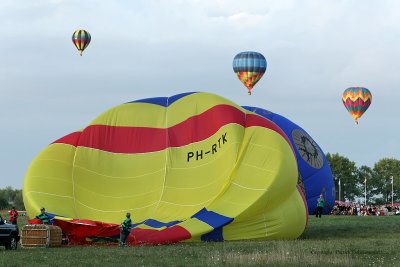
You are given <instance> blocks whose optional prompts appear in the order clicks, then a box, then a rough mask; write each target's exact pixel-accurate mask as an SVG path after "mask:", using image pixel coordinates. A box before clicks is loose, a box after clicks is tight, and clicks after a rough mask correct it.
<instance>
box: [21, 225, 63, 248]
mask: <svg viewBox="0 0 400 267" xmlns="http://www.w3.org/2000/svg"><path fill="white" fill-rule="evenodd" d="M61 240H62V231H61V228H60V227H58V226H54V225H45V224H30V225H25V226H23V227H22V232H21V247H23V248H48V247H60V246H61Z"/></svg>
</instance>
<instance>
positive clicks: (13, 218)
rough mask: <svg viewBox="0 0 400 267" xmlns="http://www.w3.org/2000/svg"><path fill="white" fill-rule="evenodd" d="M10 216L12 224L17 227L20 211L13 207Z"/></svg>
mask: <svg viewBox="0 0 400 267" xmlns="http://www.w3.org/2000/svg"><path fill="white" fill-rule="evenodd" d="M8 216H9V217H10V222H11V224H15V225H17V219H18V216H19V214H18V211H17V210H16V209H15V207H12V208H11V210H10V211H9V212H8Z"/></svg>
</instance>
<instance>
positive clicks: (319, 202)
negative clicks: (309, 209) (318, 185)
mask: <svg viewBox="0 0 400 267" xmlns="http://www.w3.org/2000/svg"><path fill="white" fill-rule="evenodd" d="M324 206H325V199H324V197H323V196H322V194H321V195H319V198H318V199H317V212H316V214H315V217H317V218H318V217H319V218H321V216H322V209H323V208H324Z"/></svg>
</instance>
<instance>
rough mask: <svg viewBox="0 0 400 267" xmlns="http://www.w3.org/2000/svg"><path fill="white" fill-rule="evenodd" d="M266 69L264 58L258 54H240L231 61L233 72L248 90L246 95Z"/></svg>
mask: <svg viewBox="0 0 400 267" xmlns="http://www.w3.org/2000/svg"><path fill="white" fill-rule="evenodd" d="M266 69H267V61H266V60H265V57H264V56H263V55H262V54H260V53H258V52H250V51H248V52H241V53H239V54H237V55H236V56H235V58H234V59H233V71H234V72H235V73H236V75H237V76H238V78H239V80H240V81H241V82H242V83H243V84H244V86H246V87H247V89H248V94H249V95H250V94H251V90H252V89H253V87H254V86H255V85H256V83H257V82H258V81H259V80H260V79H261V77H262V76H263V75H264V73H265V70H266Z"/></svg>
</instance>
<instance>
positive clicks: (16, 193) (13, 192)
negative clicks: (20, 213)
mask: <svg viewBox="0 0 400 267" xmlns="http://www.w3.org/2000/svg"><path fill="white" fill-rule="evenodd" d="M11 207H15V208H16V209H17V210H25V206H24V202H23V200H22V190H21V189H13V188H12V187H11V186H7V187H6V188H4V189H0V210H8V209H10V208H11Z"/></svg>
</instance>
